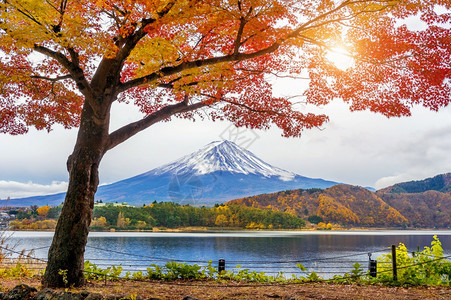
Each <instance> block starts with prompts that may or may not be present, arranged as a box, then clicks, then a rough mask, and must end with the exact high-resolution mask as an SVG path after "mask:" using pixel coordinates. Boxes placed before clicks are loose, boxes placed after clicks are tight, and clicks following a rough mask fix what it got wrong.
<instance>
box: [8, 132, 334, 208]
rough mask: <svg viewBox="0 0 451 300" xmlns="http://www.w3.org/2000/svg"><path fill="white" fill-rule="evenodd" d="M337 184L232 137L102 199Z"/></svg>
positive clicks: (34, 201)
mask: <svg viewBox="0 0 451 300" xmlns="http://www.w3.org/2000/svg"><path fill="white" fill-rule="evenodd" d="M335 184H337V183H336V182H333V181H327V180H323V179H320V178H308V177H304V176H301V175H298V174H295V173H292V172H289V171H286V170H283V169H280V168H277V167H274V166H271V165H270V164H268V163H266V162H264V161H263V160H261V159H260V158H258V157H256V156H255V155H254V154H253V153H251V152H250V151H248V150H246V149H244V148H242V147H240V146H238V145H236V144H235V143H233V142H230V141H217V142H212V143H210V144H208V145H206V146H205V147H203V148H201V149H199V150H198V151H196V152H193V153H191V154H188V155H186V156H184V157H182V158H180V159H179V160H177V161H175V162H173V163H170V164H167V165H163V166H161V167H159V168H156V169H153V170H151V171H148V172H146V173H143V174H140V175H137V176H135V177H132V178H128V179H124V180H121V181H118V182H115V183H112V184H109V185H103V186H100V187H99V188H98V190H97V193H96V196H95V197H96V200H102V201H103V202H119V203H120V202H127V203H128V204H131V205H142V204H149V203H151V202H153V201H158V202H161V201H164V202H167V201H171V202H176V203H179V204H191V205H197V206H201V205H206V206H212V205H214V204H215V203H222V202H225V201H229V200H232V199H236V198H240V197H245V196H252V195H258V194H262V193H269V192H277V191H280V190H286V189H299V188H304V189H306V188H327V187H330V186H333V185H335ZM64 196H65V193H61V194H56V195H48V196H38V197H28V198H22V199H11V200H9V201H3V200H2V201H0V206H5V205H9V206H30V205H38V206H42V205H59V204H61V203H62V202H63V201H64Z"/></svg>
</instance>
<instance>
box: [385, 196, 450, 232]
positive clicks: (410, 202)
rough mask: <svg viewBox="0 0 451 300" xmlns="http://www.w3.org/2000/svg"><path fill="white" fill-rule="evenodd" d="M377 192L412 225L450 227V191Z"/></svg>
mask: <svg viewBox="0 0 451 300" xmlns="http://www.w3.org/2000/svg"><path fill="white" fill-rule="evenodd" d="M378 194H379V195H380V197H381V198H382V199H383V200H384V201H385V202H386V203H387V204H389V205H390V206H392V207H393V208H395V209H397V210H398V211H399V212H401V213H402V214H403V216H405V217H406V218H407V219H408V220H409V223H410V224H411V225H412V226H414V227H429V228H432V227H439V228H450V227H451V194H450V193H441V192H437V191H426V192H424V193H381V192H378Z"/></svg>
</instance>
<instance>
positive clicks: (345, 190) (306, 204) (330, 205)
mask: <svg viewBox="0 0 451 300" xmlns="http://www.w3.org/2000/svg"><path fill="white" fill-rule="evenodd" d="M227 204H239V205H245V206H250V207H256V208H266V209H271V210H274V211H284V212H288V213H291V214H292V215H295V216H298V217H301V218H304V219H309V218H310V220H321V221H324V222H331V223H336V224H341V225H350V226H364V227H381V226H383V227H401V226H406V225H407V224H408V220H407V219H406V218H405V217H404V216H403V215H402V214H401V213H400V212H399V211H397V210H396V209H394V208H393V207H391V206H390V205H388V204H387V203H385V202H384V201H383V200H382V199H381V198H380V197H378V196H377V195H376V194H375V193H373V192H370V191H368V190H367V189H365V188H362V187H357V186H351V185H336V186H333V187H331V188H328V189H325V190H321V189H309V190H302V189H301V190H288V191H283V192H278V193H272V194H264V195H258V196H254V197H246V198H241V199H237V200H233V201H230V202H227ZM315 216H317V217H319V218H315Z"/></svg>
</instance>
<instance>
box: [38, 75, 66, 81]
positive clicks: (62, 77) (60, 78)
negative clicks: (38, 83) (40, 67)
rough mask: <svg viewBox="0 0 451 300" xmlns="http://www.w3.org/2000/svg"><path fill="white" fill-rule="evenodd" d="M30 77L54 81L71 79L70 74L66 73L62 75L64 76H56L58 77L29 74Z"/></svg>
mask: <svg viewBox="0 0 451 300" xmlns="http://www.w3.org/2000/svg"><path fill="white" fill-rule="evenodd" d="M31 78H34V79H42V80H48V81H52V82H56V81H60V80H64V79H72V76H71V75H70V74H67V75H64V76H58V77H55V78H50V77H45V76H38V75H36V76H31Z"/></svg>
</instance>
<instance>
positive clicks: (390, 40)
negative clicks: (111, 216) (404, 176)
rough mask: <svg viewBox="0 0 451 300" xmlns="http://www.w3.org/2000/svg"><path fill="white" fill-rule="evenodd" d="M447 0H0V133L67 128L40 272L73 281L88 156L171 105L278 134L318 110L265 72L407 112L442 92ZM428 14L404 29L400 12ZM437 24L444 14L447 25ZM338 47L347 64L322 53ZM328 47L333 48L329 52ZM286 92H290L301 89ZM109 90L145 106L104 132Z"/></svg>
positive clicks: (87, 205) (319, 93)
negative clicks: (63, 170) (275, 91)
mask: <svg viewBox="0 0 451 300" xmlns="http://www.w3.org/2000/svg"><path fill="white" fill-rule="evenodd" d="M437 8H440V10H442V11H443V10H444V11H447V10H449V9H451V4H450V1H449V0H302V1H301V0H152V1H149V0H147V1H144V0H86V1H71V0H2V1H1V2H0V38H1V44H0V57H1V60H0V72H1V73H0V107H1V112H0V132H3V133H10V134H22V133H25V132H26V131H27V128H29V127H30V126H34V127H35V128H37V129H46V130H50V129H51V127H52V126H53V125H55V124H62V125H63V126H64V127H67V128H71V127H78V128H79V129H78V136H77V141H76V144H75V147H74V151H73V153H72V154H71V155H70V156H69V158H68V160H67V169H68V172H69V187H68V190H67V194H66V199H65V202H64V207H63V209H62V213H61V217H60V219H59V221H58V225H57V228H56V231H55V236H54V238H53V243H52V246H51V248H50V250H49V256H48V266H47V269H46V272H45V275H44V279H43V284H44V285H46V286H62V285H64V282H63V280H62V279H63V278H62V276H61V275H59V271H60V270H67V280H68V283H69V284H70V285H76V286H78V285H82V284H83V283H84V280H83V272H82V271H83V256H84V248H85V244H86V241H87V236H88V231H89V225H90V221H91V214H92V208H93V203H94V194H95V192H96V190H97V186H98V184H99V175H98V168H99V164H100V162H101V160H102V157H103V156H104V155H105V154H106V153H107V152H108V150H110V149H112V148H114V147H115V146H117V145H118V144H120V143H122V142H124V141H126V140H127V139H129V138H130V137H131V136H133V135H135V134H137V133H138V132H140V131H142V130H144V129H146V128H148V127H150V126H151V125H153V124H155V123H157V122H160V121H164V120H168V119H169V118H171V117H181V118H189V119H193V118H195V117H196V111H199V109H201V108H202V111H203V114H204V113H205V112H209V114H210V117H211V119H213V120H215V119H221V120H223V119H225V120H229V121H231V122H233V123H234V124H235V125H236V126H246V127H250V128H259V129H265V128H268V127H269V126H272V125H275V126H277V127H279V128H281V130H282V132H283V135H284V136H300V134H301V132H302V131H303V130H304V129H308V128H312V127H317V126H321V125H322V124H323V123H325V122H326V121H327V120H328V117H327V116H325V115H315V114H312V113H308V112H303V111H299V110H297V109H296V105H295V101H294V100H293V99H289V98H281V97H274V96H273V95H272V88H271V84H270V83H268V81H267V78H268V76H293V77H296V76H299V77H306V76H307V77H309V87H308V89H307V90H305V91H300V93H303V96H304V97H305V98H304V99H303V100H302V101H306V102H307V103H312V104H315V105H323V104H327V103H328V102H329V101H331V100H333V99H335V98H341V99H343V100H344V101H345V102H347V103H349V106H350V108H351V110H364V109H368V110H371V111H374V112H380V113H382V114H384V115H386V116H406V115H409V114H410V108H411V106H412V105H413V104H420V105H424V106H427V107H429V108H431V109H433V110H437V109H439V107H441V106H445V105H447V104H448V102H449V100H450V69H451V68H450V61H451V57H450V54H451V46H450V44H451V41H450V36H451V32H450V29H449V24H450V15H449V14H439V13H437V11H438V10H437ZM411 16H416V17H417V18H419V19H421V20H422V22H423V23H424V24H425V25H426V26H425V29H423V30H422V31H412V30H409V28H408V27H406V26H404V25H402V24H403V23H402V20H403V19H406V18H409V17H411ZM444 25H448V26H444ZM338 48H339V49H343V50H340V51H346V53H347V54H348V55H350V56H352V57H353V60H354V63H353V64H352V66H350V67H349V68H348V69H346V70H341V69H339V68H337V67H336V66H335V65H334V64H333V63H331V62H330V61H329V59H327V56H328V55H329V56H330V51H331V50H332V51H333V50H334V49H338ZM332 55H333V54H332ZM296 101H299V100H298V99H297V100H296ZM116 102H126V103H130V104H134V105H137V106H138V107H139V108H140V110H141V111H142V113H143V118H142V119H140V120H136V122H133V123H130V124H128V125H125V126H123V127H122V128H120V129H118V130H115V131H110V128H109V125H110V118H111V116H110V111H111V107H112V105H114V103H116Z"/></svg>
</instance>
